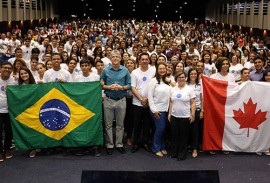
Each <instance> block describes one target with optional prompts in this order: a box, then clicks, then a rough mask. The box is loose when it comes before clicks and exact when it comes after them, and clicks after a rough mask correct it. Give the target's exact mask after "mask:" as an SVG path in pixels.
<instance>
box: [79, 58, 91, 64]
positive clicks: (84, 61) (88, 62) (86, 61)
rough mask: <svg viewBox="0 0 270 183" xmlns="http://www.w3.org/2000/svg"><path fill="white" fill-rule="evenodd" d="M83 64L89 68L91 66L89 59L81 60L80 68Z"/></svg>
mask: <svg viewBox="0 0 270 183" xmlns="http://www.w3.org/2000/svg"><path fill="white" fill-rule="evenodd" d="M82 64H88V65H89V66H91V63H90V61H89V60H87V59H83V60H81V61H80V66H82Z"/></svg>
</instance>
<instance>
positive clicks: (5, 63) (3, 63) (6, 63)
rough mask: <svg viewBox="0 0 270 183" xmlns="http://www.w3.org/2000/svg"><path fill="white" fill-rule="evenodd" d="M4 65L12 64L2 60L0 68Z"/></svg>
mask: <svg viewBox="0 0 270 183" xmlns="http://www.w3.org/2000/svg"><path fill="white" fill-rule="evenodd" d="M4 65H10V66H11V67H12V68H13V65H12V64H11V63H10V62H2V64H1V65H0V67H1V68H2V67H3V66H4Z"/></svg>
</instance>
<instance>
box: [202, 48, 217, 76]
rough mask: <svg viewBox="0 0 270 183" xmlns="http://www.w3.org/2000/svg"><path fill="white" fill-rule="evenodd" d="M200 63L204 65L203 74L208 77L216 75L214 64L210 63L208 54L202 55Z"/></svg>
mask: <svg viewBox="0 0 270 183" xmlns="http://www.w3.org/2000/svg"><path fill="white" fill-rule="evenodd" d="M202 62H203V63H204V74H205V75H206V76H208V77H210V76H211V75H212V74H215V73H216V69H217V68H216V67H215V64H214V63H213V62H212V61H211V55H210V53H204V54H203V55H202Z"/></svg>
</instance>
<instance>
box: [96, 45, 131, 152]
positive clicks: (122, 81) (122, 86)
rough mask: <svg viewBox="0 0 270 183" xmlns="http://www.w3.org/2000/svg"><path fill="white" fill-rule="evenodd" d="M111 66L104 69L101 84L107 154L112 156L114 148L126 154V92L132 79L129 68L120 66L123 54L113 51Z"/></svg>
mask: <svg viewBox="0 0 270 183" xmlns="http://www.w3.org/2000/svg"><path fill="white" fill-rule="evenodd" d="M110 60H111V62H112V63H111V64H109V65H108V66H107V67H106V68H104V69H103V71H102V73H101V76H100V79H101V81H100V83H101V85H102V88H103V89H104V93H105V95H106V97H105V98H104V102H103V108H104V121H105V146H106V148H107V150H106V152H107V154H108V155H111V154H112V152H113V148H114V146H116V150H118V151H119V152H120V153H122V154H125V153H126V151H125V149H124V148H123V142H122V140H123V134H124V118H125V115H126V98H125V96H126V92H127V90H129V89H130V84H131V79H130V74H129V71H128V69H127V68H125V67H124V66H122V65H120V61H121V54H120V52H119V51H117V50H113V51H112V53H111V55H110ZM113 119H115V120H116V139H115V144H114V142H113V129H112V126H113Z"/></svg>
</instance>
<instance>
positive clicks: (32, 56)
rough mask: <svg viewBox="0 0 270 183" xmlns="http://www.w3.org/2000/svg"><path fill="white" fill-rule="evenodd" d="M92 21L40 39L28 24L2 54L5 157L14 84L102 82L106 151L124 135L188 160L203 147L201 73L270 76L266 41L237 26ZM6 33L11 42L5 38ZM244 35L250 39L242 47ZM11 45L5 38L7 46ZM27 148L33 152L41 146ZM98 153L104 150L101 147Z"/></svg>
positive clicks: (0, 111)
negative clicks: (17, 43) (21, 39)
mask: <svg viewBox="0 0 270 183" xmlns="http://www.w3.org/2000/svg"><path fill="white" fill-rule="evenodd" d="M88 23H89V25H87V26H83V27H84V29H83V28H80V27H79V28H78V29H77V31H76V34H75V35H73V34H72V33H68V32H67V31H65V28H63V29H61V30H59V31H57V32H58V33H60V32H62V33H61V34H58V33H55V32H54V33H52V34H51V35H50V33H48V35H47V33H46V35H47V36H45V37H44V36H43V41H41V42H40V44H38V43H37V42H36V40H35V39H37V38H38V37H39V36H40V35H39V34H38V33H36V32H35V31H32V30H29V31H28V32H27V35H26V37H25V39H24V43H22V46H16V48H15V49H14V50H13V52H14V56H13V58H10V59H7V60H1V79H0V86H1V91H0V133H1V134H2V132H4V134H5V135H4V142H3V143H0V151H1V152H0V162H2V161H4V159H5V158H7V159H8V158H12V156H13V154H12V152H11V150H10V148H11V145H12V129H11V125H10V120H9V115H8V106H7V98H6V93H5V91H6V87H8V85H14V84H19V85H27V84H40V83H47V82H92V81H100V83H101V86H102V88H103V93H102V96H103V117H104V118H103V127H104V146H105V148H106V153H107V154H108V155H112V154H113V151H114V149H116V150H117V151H119V152H120V153H122V154H125V153H126V149H125V148H124V144H123V139H125V140H126V141H127V145H129V146H132V149H131V152H132V153H136V152H137V151H138V150H139V149H140V148H143V149H145V150H146V151H149V152H152V153H154V154H155V155H156V156H158V157H164V156H166V155H168V154H170V157H171V158H176V159H177V160H184V159H186V158H187V154H188V147H190V148H191V151H192V157H194V158H195V157H197V156H198V153H199V150H201V144H202V127H203V118H204V105H203V97H202V82H201V77H202V75H204V76H207V77H211V78H214V79H219V80H224V81H228V82H229V83H235V82H237V83H239V84H241V83H242V82H245V81H248V80H252V81H267V82H269V81H270V72H269V69H268V68H269V65H270V64H269V63H270V59H269V58H270V54H269V50H268V48H267V47H265V46H264V45H263V42H261V40H258V41H256V40H254V38H251V39H250V40H248V39H247V38H246V39H244V38H243V37H242V36H241V35H239V34H238V33H236V32H234V34H224V33H223V32H222V31H221V30H220V31H219V30H213V29H209V27H208V28H207V26H205V27H204V26H203V25H200V26H196V25H193V24H189V23H187V24H184V23H183V22H174V23H172V22H159V24H156V23H151V22H146V23H144V22H140V23H138V22H136V21H133V20H132V21H130V22H129V21H123V22H121V21H113V22H112V21H108V22H106V21H105V20H102V21H101V22H99V23H98V22H95V21H90V22H88ZM53 27H54V28H55V27H56V26H55V25H54V26H53ZM85 27H87V28H85ZM230 36H231V37H230ZM237 36H238V37H237ZM236 37H237V38H236ZM1 38H2V39H1V41H0V44H2V45H4V46H5V44H6V43H5V41H6V38H5V36H3V34H2V36H1ZM222 38H224V39H222ZM14 39H15V40H16V38H14ZM15 40H14V41H15ZM240 42H241V43H242V42H246V44H241V46H242V48H241V47H240V44H239V43H240ZM258 42H259V44H258ZM11 45H12V42H10V43H9V44H6V46H7V50H9V51H10V48H9V46H11ZM13 46H14V45H13ZM1 48H3V47H1ZM261 50H263V51H262V52H263V53H265V55H264V57H263V55H262V54H261ZM0 51H2V52H1V54H2V55H1V56H2V58H3V55H5V56H7V52H6V50H4V51H3V50H0ZM11 52H12V50H11ZM242 53H243V54H242ZM204 120H207V119H204ZM114 123H115V129H116V133H115V134H116V137H115V138H114V137H113V135H114V133H113V129H114ZM2 137H3V136H1V139H0V140H1V141H2ZM114 139H115V140H114ZM225 153H226V152H225ZM212 154H214V152H212ZM28 155H29V157H35V156H36V150H31V151H29V154H28ZM95 155H96V156H99V155H100V152H99V148H95Z"/></svg>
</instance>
